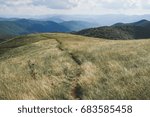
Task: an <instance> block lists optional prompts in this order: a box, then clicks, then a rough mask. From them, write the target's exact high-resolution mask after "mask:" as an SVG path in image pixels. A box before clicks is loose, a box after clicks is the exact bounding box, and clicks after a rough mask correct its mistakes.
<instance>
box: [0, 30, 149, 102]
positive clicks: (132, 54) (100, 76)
mask: <svg viewBox="0 0 150 117" xmlns="http://www.w3.org/2000/svg"><path fill="white" fill-rule="evenodd" d="M0 99H55V100H58V99H80V100H83V99H88V100H89V99H99V100H100V99H150V40H148V39H143V40H107V39H100V38H92V37H84V36H78V35H71V34H63V33H62V34H61V33H43V34H31V35H26V36H19V37H16V38H12V39H10V40H7V41H5V42H2V43H0Z"/></svg>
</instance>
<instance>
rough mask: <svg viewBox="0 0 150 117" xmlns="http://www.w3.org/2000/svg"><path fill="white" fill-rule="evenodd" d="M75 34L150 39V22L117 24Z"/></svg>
mask: <svg viewBox="0 0 150 117" xmlns="http://www.w3.org/2000/svg"><path fill="white" fill-rule="evenodd" d="M75 34H79V35H84V36H91V37H98V38H106V39H142V38H143V39H144V38H150V21H148V20H140V21H138V22H134V23H117V24H114V25H112V26H104V27H98V28H91V29H85V30H81V31H79V32H76V33H75Z"/></svg>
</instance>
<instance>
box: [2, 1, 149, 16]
mask: <svg viewBox="0 0 150 117" xmlns="http://www.w3.org/2000/svg"><path fill="white" fill-rule="evenodd" d="M51 14H71V15H72V14H84V15H92V14H93V15H95V14H98V15H100V14H127V15H143V14H150V0H0V16H13V17H24V16H38V15H51Z"/></svg>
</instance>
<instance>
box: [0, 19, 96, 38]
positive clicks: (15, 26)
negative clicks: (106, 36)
mask: <svg viewBox="0 0 150 117" xmlns="http://www.w3.org/2000/svg"><path fill="white" fill-rule="evenodd" d="M53 20H56V22H57V23H56V22H54V21H40V20H31V19H15V18H12V19H6V18H0V39H1V41H2V39H6V38H11V37H14V36H18V35H22V34H30V33H43V32H72V31H79V30H82V29H85V28H91V27H94V24H92V23H88V22H84V21H63V20H59V19H54V18H53ZM58 20H59V21H58ZM61 21H62V22H61ZM58 22H61V23H58Z"/></svg>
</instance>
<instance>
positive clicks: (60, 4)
mask: <svg viewBox="0 0 150 117" xmlns="http://www.w3.org/2000/svg"><path fill="white" fill-rule="evenodd" d="M34 4H35V5H44V6H46V7H48V8H51V9H71V8H73V7H76V6H77V2H76V0H34Z"/></svg>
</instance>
